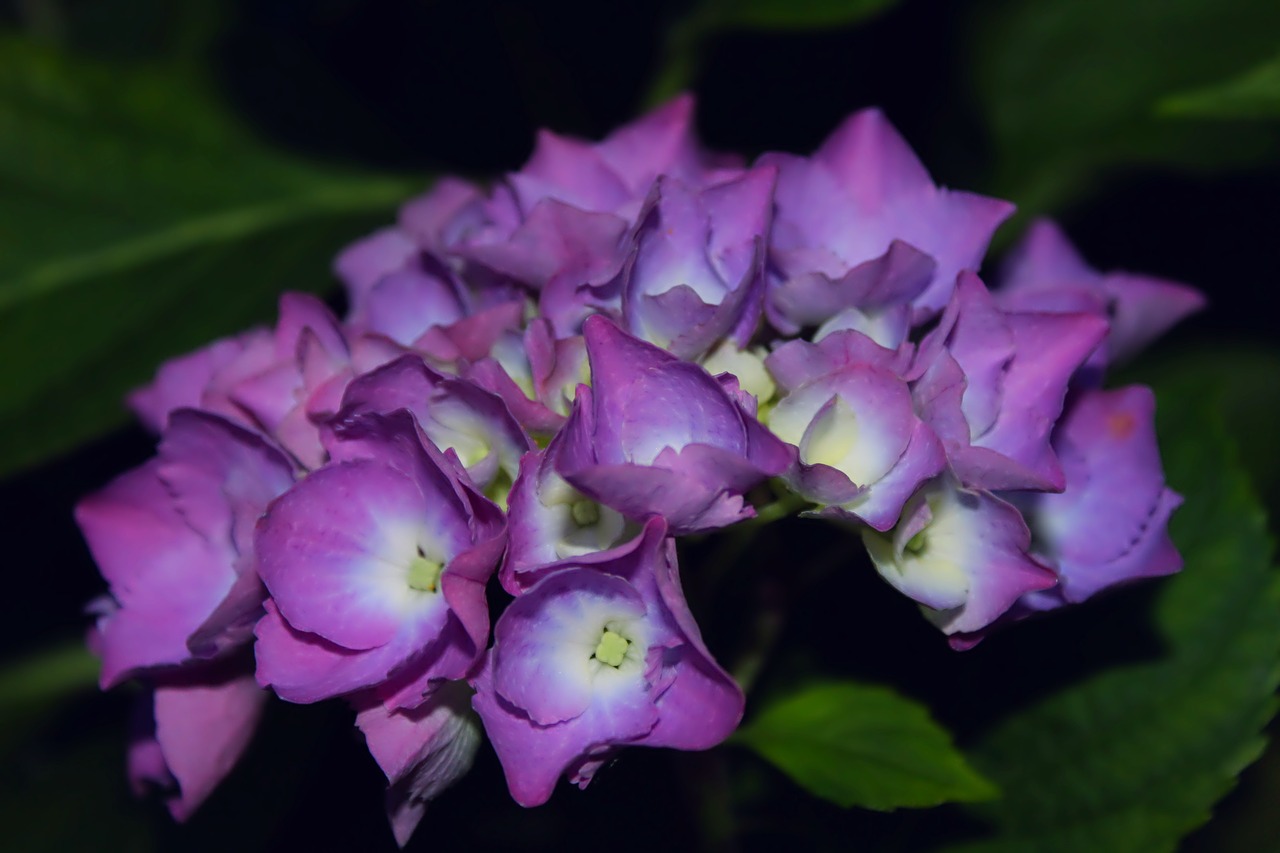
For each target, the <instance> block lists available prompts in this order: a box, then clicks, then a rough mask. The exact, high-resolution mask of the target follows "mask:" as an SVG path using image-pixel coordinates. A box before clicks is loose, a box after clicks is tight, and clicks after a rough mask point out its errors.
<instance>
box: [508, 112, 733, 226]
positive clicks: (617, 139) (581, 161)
mask: <svg viewBox="0 0 1280 853" xmlns="http://www.w3.org/2000/svg"><path fill="white" fill-rule="evenodd" d="M693 110H694V101H693V98H692V96H690V95H680V96H678V97H676V98H674V99H672V100H671V101H668V102H667V103H666V104H663V105H662V106H660V107H658V108H657V109H655V110H654V111H652V112H650V113H649V114H647V115H644V116H642V117H640V118H639V119H637V120H636V121H634V122H632V123H631V124H629V125H626V126H624V127H621V128H619V129H617V130H615V131H614V132H613V133H611V134H609V136H608V137H607V138H605V139H604V140H603V141H602V142H599V143H590V142H584V141H582V140H578V139H572V138H569V137H564V136H559V135H557V134H554V133H551V132H550V131H545V130H544V131H540V132H539V133H538V139H537V143H536V145H535V147H534V152H533V156H532V157H530V158H529V162H528V163H526V164H525V166H524V168H523V169H521V170H520V171H519V172H517V173H516V174H514V175H511V176H510V177H509V183H510V184H511V186H512V188H513V189H514V191H515V196H516V199H517V200H518V203H519V205H520V208H521V209H522V210H524V211H526V212H527V211H530V210H532V209H533V208H534V206H535V205H537V204H538V203H539V202H540V201H542V200H543V199H547V198H553V199H558V200H559V201H562V202H564V203H566V204H569V205H572V206H574V207H577V208H579V209H582V210H593V211H608V212H610V213H617V214H619V215H620V216H623V217H624V218H626V219H630V218H632V217H634V216H635V214H636V213H637V212H638V210H639V206H640V202H641V200H642V199H643V198H644V197H645V195H646V193H648V191H649V187H650V186H651V185H652V184H653V182H654V181H655V180H656V179H657V178H658V176H659V175H670V176H672V177H674V178H676V179H677V180H680V181H683V182H685V183H687V184H699V183H703V182H704V181H707V180H709V179H712V178H714V177H715V176H716V175H717V174H721V172H718V171H717V170H723V169H726V168H733V167H736V166H737V165H738V164H737V163H736V162H734V161H733V160H731V159H730V158H727V157H724V156H723V155H707V154H706V153H705V152H703V151H702V150H701V148H700V146H699V145H698V142H697V140H696V139H695V137H694V134H693Z"/></svg>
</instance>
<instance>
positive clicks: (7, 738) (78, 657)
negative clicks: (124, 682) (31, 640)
mask: <svg viewBox="0 0 1280 853" xmlns="http://www.w3.org/2000/svg"><path fill="white" fill-rule="evenodd" d="M98 669H99V664H98V659H97V658H95V657H94V656H93V655H91V654H90V653H89V650H88V649H87V648H85V645H84V643H83V642H81V641H76V642H72V643H68V644H66V645H58V646H53V647H51V648H48V649H46V650H44V651H42V652H39V653H37V654H34V655H32V656H30V657H25V658H20V659H18V660H15V661H11V662H10V663H8V664H7V665H5V667H4V668H3V669H0V755H3V754H7V753H8V752H9V751H10V750H11V749H12V748H13V747H15V746H16V745H18V744H20V743H22V742H23V741H24V740H25V738H26V737H28V736H29V735H30V733H31V731H32V729H33V728H35V727H37V726H38V725H39V724H40V723H41V722H42V721H44V720H46V719H47V718H48V717H49V715H50V714H51V713H53V712H54V711H56V710H57V709H58V708H60V707H62V706H63V705H64V704H65V703H66V702H67V701H68V700H70V699H73V698H75V697H76V696H78V695H80V694H83V693H85V692H89V691H93V690H95V689H96V688H97V685H98Z"/></svg>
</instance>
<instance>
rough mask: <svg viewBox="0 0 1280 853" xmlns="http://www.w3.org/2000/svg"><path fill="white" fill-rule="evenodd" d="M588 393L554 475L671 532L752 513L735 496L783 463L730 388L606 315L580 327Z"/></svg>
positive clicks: (779, 446)
mask: <svg viewBox="0 0 1280 853" xmlns="http://www.w3.org/2000/svg"><path fill="white" fill-rule="evenodd" d="M584 336H585V338H586V343H587V355H588V358H589V359H590V362H591V381H592V387H590V388H588V387H587V386H585V385H584V386H581V387H580V388H579V389H578V397H577V401H576V403H575V405H574V409H573V413H572V414H571V415H570V417H569V422H568V423H567V424H566V425H565V427H564V434H565V438H564V443H563V444H561V445H560V447H559V452H558V453H557V455H556V457H555V462H554V464H555V467H556V470H557V471H558V472H559V473H560V475H561V476H563V477H564V478H565V479H566V480H568V481H569V482H570V483H571V484H572V485H573V486H574V487H575V488H577V489H578V490H579V491H581V492H583V493H584V494H586V495H588V496H590V497H591V498H593V499H595V500H597V501H599V502H600V503H603V504H605V505H606V506H610V507H613V508H614V509H616V510H617V511H618V512H620V513H622V514H623V515H625V516H627V517H629V518H634V519H637V520H642V519H644V518H646V517H648V516H650V515H660V516H662V517H663V518H665V519H666V520H667V523H668V525H669V526H670V527H671V531H672V533H676V534H680V533H690V532H693V531H695V530H708V529H712V528H716V527H723V526H725V525H727V524H732V523H733V522H735V521H738V520H741V519H744V518H749V517H750V516H751V515H753V514H754V510H752V508H751V507H750V506H749V505H746V504H745V502H744V500H743V495H744V494H745V493H746V491H747V490H748V489H750V488H751V487H752V486H754V485H756V484H757V483H759V482H760V481H761V480H763V479H765V478H766V477H772V476H776V475H778V474H781V473H782V472H783V471H785V470H786V469H787V468H788V467H789V466H790V464H791V460H792V453H791V451H790V450H789V449H788V447H787V446H786V445H785V444H784V443H783V442H781V441H779V440H778V439H777V438H776V437H775V436H774V435H772V434H771V433H769V432H768V430H766V429H765V428H764V427H762V426H761V425H760V423H759V421H757V420H756V419H755V417H754V410H755V405H754V401H753V400H752V399H751V398H750V397H748V396H747V395H745V394H742V393H741V392H739V391H738V389H737V383H736V382H733V381H728V382H727V383H722V382H720V381H717V380H716V379H713V378H712V377H711V376H710V375H709V374H708V373H707V372H706V371H705V370H703V369H702V368H701V367H698V366H697V365H695V364H690V363H688V362H684V361H680V360H679V359H677V358H676V357H675V356H673V355H671V354H670V353H668V352H666V351H665V350H662V349H659V348H658V347H655V346H653V345H651V344H647V343H645V342H643V341H640V340H637V339H635V338H633V337H631V336H630V335H628V334H627V333H625V332H623V331H622V330H621V329H619V328H618V327H617V326H615V325H614V324H613V323H612V322H610V321H609V320H606V319H605V318H604V317H601V316H595V317H591V318H589V319H588V320H587V323H586V326H585V328H584Z"/></svg>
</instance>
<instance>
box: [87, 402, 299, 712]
mask: <svg viewBox="0 0 1280 853" xmlns="http://www.w3.org/2000/svg"><path fill="white" fill-rule="evenodd" d="M293 480H294V474H293V468H292V466H291V465H290V464H289V462H288V461H287V460H286V459H285V457H284V455H283V454H282V453H280V451H278V450H276V449H275V448H274V447H272V446H271V445H270V444H269V443H267V442H266V441H265V440H263V438H262V437H261V436H259V435H255V434H253V433H251V432H249V431H247V430H245V429H242V428H241V427H237V426H235V425H233V424H231V423H228V422H227V421H225V420H223V419H222V418H219V417H218V416H216V415H210V414H207V413H204V412H196V411H193V410H190V409H179V410H178V411H176V412H174V413H172V414H171V415H170V416H169V426H168V428H167V429H166V430H165V433H164V436H163V438H162V439H161V441H160V448H159V452H158V454H157V456H156V458H154V459H152V460H151V461H149V462H147V463H146V464H144V465H143V466H142V467H140V468H136V469H134V470H133V471H130V472H128V473H126V474H123V475H121V476H120V477H119V478H117V479H116V480H115V481H114V482H112V483H111V484H109V485H108V486H107V487H106V488H104V489H103V490H102V491H100V492H98V493H96V494H93V495H90V496H89V497H87V498H85V499H84V500H83V501H81V502H80V504H79V505H78V506H77V507H76V521H77V522H78V523H79V525H80V529H81V530H82V531H83V532H84V536H85V539H86V540H87V541H88V543H89V549H90V551H92V552H93V556H94V560H95V561H97V563H98V566H99V568H100V569H101V571H102V574H103V576H104V577H105V578H106V579H107V582H108V584H110V598H109V599H106V600H105V601H103V602H102V603H100V604H99V605H98V608H97V609H98V612H99V613H100V616H99V619H98V622H97V626H96V628H95V632H96V635H97V636H96V639H95V646H96V649H97V651H98V653H99V654H100V655H101V657H102V676H101V678H102V686H103V687H110V686H112V685H114V684H118V683H120V682H121V681H123V680H124V679H126V678H128V677H129V676H130V675H133V674H134V673H136V672H138V671H140V670H146V669H150V668H154V667H173V666H178V665H183V664H188V663H192V662H194V661H196V660H199V659H203V658H209V657H214V656H216V655H219V654H221V653H223V652H224V651H226V650H228V649H230V648H233V647H235V646H237V645H240V644H243V643H245V642H247V641H248V640H249V639H250V637H251V636H252V634H251V632H252V629H253V624H254V622H255V621H257V618H258V617H259V616H260V615H261V613H262V599H263V596H264V594H265V593H264V591H263V588H262V584H261V583H260V582H259V580H258V577H257V574H256V572H255V570H254V565H255V560H254V550H253V526H254V523H255V522H256V521H257V520H258V517H259V516H260V515H261V514H262V513H263V511H264V510H265V509H266V507H267V505H268V503H270V501H271V500H272V499H273V498H275V497H276V496H277V495H279V494H280V493H282V492H284V491H285V490H286V489H287V488H289V486H291V485H292V484H293Z"/></svg>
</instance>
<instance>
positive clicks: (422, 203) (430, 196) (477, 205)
mask: <svg viewBox="0 0 1280 853" xmlns="http://www.w3.org/2000/svg"><path fill="white" fill-rule="evenodd" d="M488 213H489V212H488V210H487V209H486V206H485V204H484V196H483V195H482V194H481V192H480V190H479V189H478V188H477V187H476V186H474V185H473V184H469V183H467V182H466V181H463V180H461V179H459V178H454V177H445V178H441V179H440V180H439V181H437V182H436V183H435V185H434V186H432V187H431V190H430V191H429V192H427V193H424V194H423V195H420V196H418V197H417V198H414V199H410V200H409V201H407V202H405V203H404V204H403V205H401V207H400V216H399V224H400V228H401V229H402V230H403V231H404V232H405V233H406V234H408V235H409V236H410V237H411V238H412V239H413V240H414V241H415V243H416V244H417V245H418V246H420V247H421V248H423V249H426V250H427V251H428V252H431V253H432V254H434V255H437V256H439V257H444V256H445V255H447V254H448V253H449V252H450V251H452V250H453V249H455V248H457V247H458V246H461V245H463V244H465V243H466V242H467V240H468V239H469V238H470V237H471V236H472V235H473V234H475V233H477V232H481V233H482V232H483V231H484V229H485V228H486V227H487V226H488V225H489V224H490V221H489V215H488Z"/></svg>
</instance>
